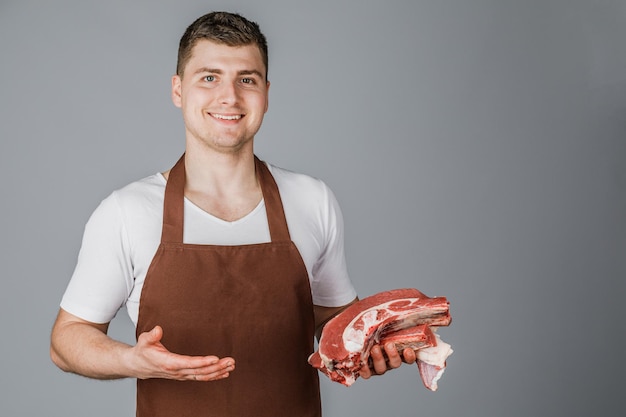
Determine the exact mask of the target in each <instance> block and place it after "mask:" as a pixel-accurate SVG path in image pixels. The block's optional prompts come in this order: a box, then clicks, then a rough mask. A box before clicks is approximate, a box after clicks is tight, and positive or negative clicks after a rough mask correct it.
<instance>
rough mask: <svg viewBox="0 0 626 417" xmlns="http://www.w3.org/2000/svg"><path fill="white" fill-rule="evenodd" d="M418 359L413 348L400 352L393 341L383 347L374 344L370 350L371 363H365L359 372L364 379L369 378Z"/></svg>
mask: <svg viewBox="0 0 626 417" xmlns="http://www.w3.org/2000/svg"><path fill="white" fill-rule="evenodd" d="M416 360H417V358H416V354H415V351H414V350H413V349H410V348H406V349H404V350H403V351H402V354H400V352H398V350H397V349H396V346H395V345H394V344H393V343H388V344H386V345H385V346H383V348H381V346H380V345H374V346H373V347H372V349H371V350H370V360H369V364H366V365H364V366H363V367H362V368H361V370H360V371H359V374H360V376H361V377H362V378H363V379H369V378H370V377H371V376H372V375H382V374H384V373H385V372H387V371H388V370H390V369H395V368H399V367H400V366H401V365H402V363H408V364H411V363H414V362H415V361H416Z"/></svg>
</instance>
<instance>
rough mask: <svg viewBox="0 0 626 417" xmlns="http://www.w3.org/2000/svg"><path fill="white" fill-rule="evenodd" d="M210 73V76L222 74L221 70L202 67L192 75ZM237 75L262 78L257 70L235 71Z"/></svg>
mask: <svg viewBox="0 0 626 417" xmlns="http://www.w3.org/2000/svg"><path fill="white" fill-rule="evenodd" d="M207 72H208V73H212V74H223V73H224V71H222V70H221V69H218V68H208V67H202V68H198V69H197V70H196V71H195V72H194V74H203V73H207ZM237 75H257V76H258V77H259V78H263V74H261V71H259V70H255V69H253V70H241V71H237Z"/></svg>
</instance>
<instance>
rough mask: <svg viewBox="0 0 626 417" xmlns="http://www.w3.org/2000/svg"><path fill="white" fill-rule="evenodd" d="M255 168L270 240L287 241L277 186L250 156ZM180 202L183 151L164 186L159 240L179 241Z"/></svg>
mask: <svg viewBox="0 0 626 417" xmlns="http://www.w3.org/2000/svg"><path fill="white" fill-rule="evenodd" d="M254 163H255V171H256V175H257V178H258V180H259V184H260V185H261V191H262V193H263V199H264V201H265V211H266V213H267V223H268V226H269V229H270V236H271V239H272V242H278V241H289V240H291V238H290V236H289V228H288V227H287V220H286V218H285V211H284V210H283V204H282V200H281V198H280V193H279V191H278V186H277V185H276V181H275V180H274V177H273V176H272V174H271V173H270V171H269V169H268V168H267V166H266V165H265V164H264V163H263V162H262V161H261V160H259V158H257V157H256V155H255V157H254ZM184 202H185V154H183V155H182V156H181V157H180V159H179V160H178V162H176V164H175V165H174V167H173V168H172V169H171V170H170V174H169V176H168V179H167V184H166V185H165V198H164V202H163V229H162V232H161V242H162V243H164V242H168V243H181V244H182V243H183V230H184V217H185V216H184V214H185V210H184Z"/></svg>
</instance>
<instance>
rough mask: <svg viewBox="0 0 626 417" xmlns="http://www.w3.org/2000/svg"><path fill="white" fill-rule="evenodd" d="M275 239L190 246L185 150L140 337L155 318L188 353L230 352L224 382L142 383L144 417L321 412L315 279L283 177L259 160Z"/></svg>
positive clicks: (175, 347)
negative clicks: (283, 192)
mask: <svg viewBox="0 0 626 417" xmlns="http://www.w3.org/2000/svg"><path fill="white" fill-rule="evenodd" d="M255 167H256V174H257V178H258V180H259V183H260V185H261V189H262V191H263V198H264V201H265V207H266V211H267V220H268V224H269V230H270V235H271V242H269V243H261V244H250V245H241V246H217V245H197V244H185V243H183V217H184V216H183V204H184V186H185V164H184V155H183V157H181V158H180V160H179V161H178V162H177V163H176V165H175V166H174V168H172V170H171V171H170V175H169V178H168V181H167V184H166V188H165V202H164V210H163V230H162V236H161V244H160V246H159V248H158V250H157V252H156V254H155V256H154V258H153V260H152V263H151V265H150V268H149V270H148V273H147V276H146V279H145V282H144V287H143V289H142V293H141V301H140V305H139V317H138V321H137V336H138V335H139V334H141V333H143V332H146V331H150V330H151V329H152V328H153V327H154V326H155V325H160V326H161V327H162V328H163V339H162V341H161V342H162V343H163V345H164V346H165V347H166V348H167V349H168V350H170V351H171V352H174V353H178V354H183V355H201V356H204V355H216V356H218V357H225V356H230V357H232V358H234V359H235V370H234V371H232V372H231V373H230V376H229V377H228V378H226V379H222V380H219V381H209V382H199V381H172V380H166V379H146V380H138V381H137V416H138V417H185V416H190V417H191V416H193V417H204V416H207V417H248V416H250V417H252V416H254V417H270V416H271V417H281V416H285V417H309V416H311V417H313V416H315V417H319V416H321V406H320V392H319V381H318V374H317V370H315V369H314V368H313V367H311V366H310V365H309V364H308V362H307V358H308V356H309V355H310V354H311V353H312V352H313V348H314V346H313V339H314V333H315V324H314V317H313V303H312V300H311V290H310V286H309V277H308V273H307V271H306V267H305V266H304V262H303V261H302V258H301V256H300V253H299V252H298V249H297V248H296V246H295V244H294V243H293V242H292V241H291V238H290V236H289V229H288V227H287V221H286V219H285V214H284V211H283V206H282V202H281V199H280V194H279V192H278V187H277V186H276V182H275V181H274V178H273V177H272V175H271V173H270V172H269V170H268V168H267V167H266V166H265V164H264V163H262V162H261V161H260V160H259V159H258V158H256V157H255Z"/></svg>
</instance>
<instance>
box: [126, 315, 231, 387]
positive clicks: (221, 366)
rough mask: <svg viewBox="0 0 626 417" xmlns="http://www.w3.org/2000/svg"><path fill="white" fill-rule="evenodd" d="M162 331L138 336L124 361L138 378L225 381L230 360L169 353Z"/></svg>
mask: <svg viewBox="0 0 626 417" xmlns="http://www.w3.org/2000/svg"><path fill="white" fill-rule="evenodd" d="M162 338H163V329H162V328H161V327H160V326H155V327H154V328H153V329H152V330H150V331H149V332H145V333H142V334H140V335H139V337H138V338H137V344H136V345H135V346H134V347H133V348H132V349H130V351H129V356H128V360H129V361H131V362H130V366H131V367H132V368H133V369H135V370H136V373H137V375H136V377H137V378H139V379H147V378H165V379H174V380H178V381H215V380H218V379H223V378H227V377H228V375H229V374H230V372H231V371H233V370H234V369H235V360H234V359H233V358H229V357H226V358H218V357H217V356H213V355H209V356H187V355H179V354H176V353H172V352H170V351H169V350H167V349H166V348H165V346H163V344H162V343H161V339H162Z"/></svg>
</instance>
